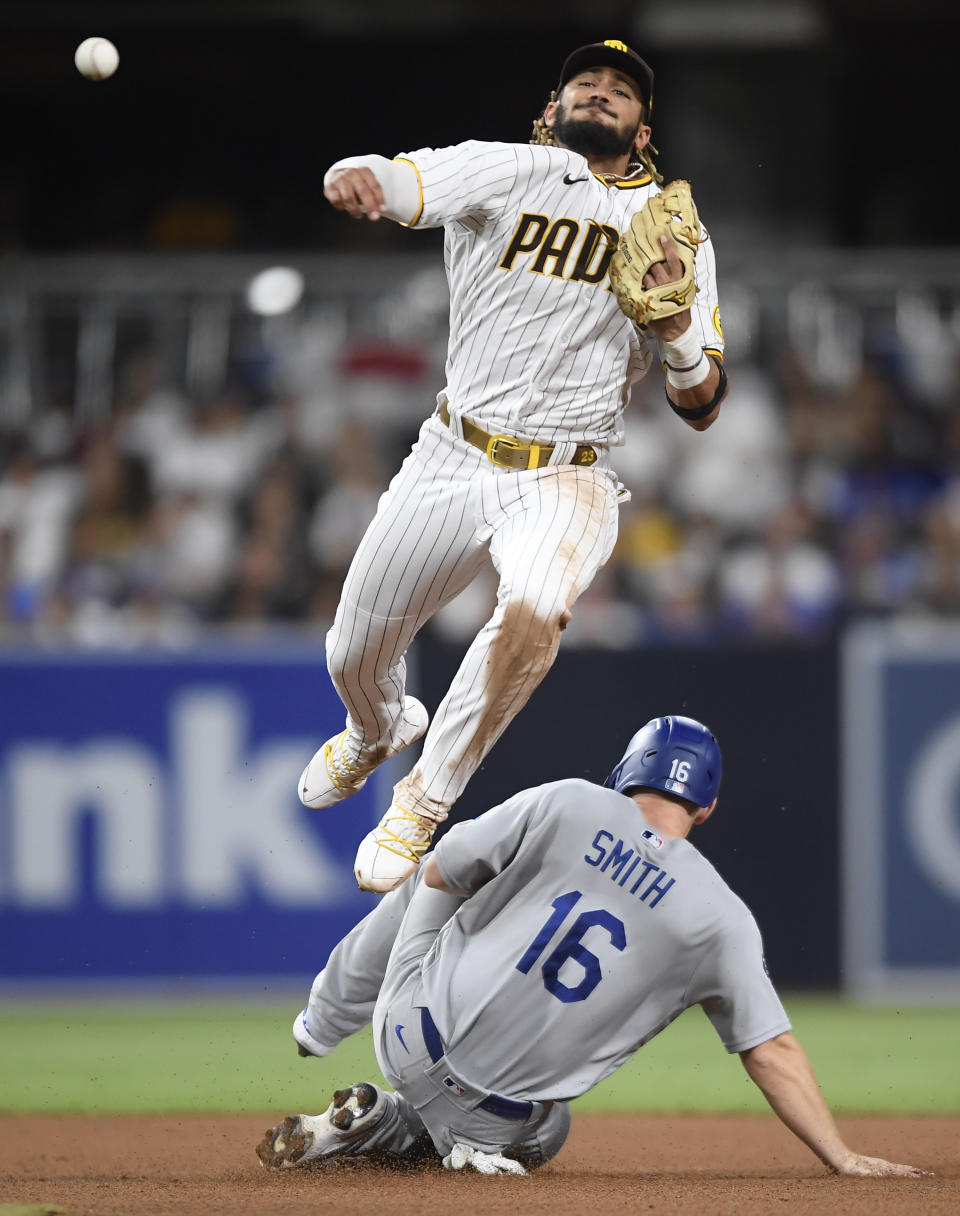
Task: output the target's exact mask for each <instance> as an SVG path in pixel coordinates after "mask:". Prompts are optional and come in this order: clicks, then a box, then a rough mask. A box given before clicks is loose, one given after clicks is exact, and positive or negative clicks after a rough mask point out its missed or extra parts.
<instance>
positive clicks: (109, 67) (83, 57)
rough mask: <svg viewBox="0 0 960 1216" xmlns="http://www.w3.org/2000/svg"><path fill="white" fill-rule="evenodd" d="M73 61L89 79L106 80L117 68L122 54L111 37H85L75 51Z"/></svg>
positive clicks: (79, 70) (82, 74) (78, 69)
mask: <svg viewBox="0 0 960 1216" xmlns="http://www.w3.org/2000/svg"><path fill="white" fill-rule="evenodd" d="M73 62H74V63H75V64H76V65H77V71H78V72H79V73H80V75H81V76H86V78H87V80H106V78H107V77H108V76H112V75H113V74H114V72H115V71H116V70H117V65H118V64H119V63H120V56H119V54H118V53H117V48H116V47H115V46H114V45H113V43H112V42H111V41H110V39H109V38H84V40H83V42H81V43H80V45H79V46H78V47H77V49H76V51H75V52H74V56H73Z"/></svg>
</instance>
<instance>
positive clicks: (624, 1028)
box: [257, 717, 921, 1177]
mask: <svg viewBox="0 0 960 1216" xmlns="http://www.w3.org/2000/svg"><path fill="white" fill-rule="evenodd" d="M721 767H722V765H721V756H720V749H719V746H718V744H717V741H716V739H715V738H714V736H713V735H712V734H711V733H710V731H709V730H708V729H707V728H706V727H705V726H703V725H702V724H701V723H699V722H696V721H694V720H693V719H691V718H684V717H665V718H655V719H654V720H653V721H651V722H648V723H647V724H646V725H645V726H644V727H643V728H642V729H641V730H640V731H639V732H638V733H637V734H636V735H635V736H634V737H633V738H632V739H631V740H630V743H629V744H628V746H627V750H626V752H625V754H624V756H623V758H622V759H621V761H620V763H619V764H618V765H617V766H616V768H615V769H614V770H613V772H612V773H611V774H610V776H609V777H608V778H607V780H606V782H605V783H604V786H598V785H593V784H591V783H590V782H587V781H582V780H567V781H557V782H552V783H550V784H547V785H542V786H540V787H539V788H535V789H529V790H524V791H523V792H521V793H519V794H517V795H515V796H514V797H513V798H510V799H509V800H508V801H507V802H504V803H503V804H502V805H501V806H498V807H495V808H494V809H493V810H490V811H487V812H486V814H484V815H481V816H479V817H478V818H477V819H473V820H468V821H466V822H464V823H460V824H457V825H455V826H454V827H453V828H451V830H450V831H449V832H448V833H447V834H446V835H445V836H444V837H443V839H441V840H440V842H439V843H438V844H437V846H436V848H435V849H434V850H433V851H432V852H431V853H430V854H429V855H428V857H427V860H426V862H425V864H424V867H423V869H422V871H421V872H419V873H417V874H416V875H415V877H414V880H413V881H411V882H408V883H406V884H404V886H402V887H401V888H400V889H399V890H397V891H394V892H392V893H391V894H389V895H387V896H386V897H385V898H384V899H383V900H381V901H380V903H379V904H378V905H377V907H376V908H374V910H373V911H372V912H371V913H370V914H369V915H368V916H367V917H366V918H365V919H364V920H363V921H361V922H360V924H359V925H357V926H356V928H354V929H353V931H352V932H351V933H350V934H349V935H348V936H347V937H346V938H344V940H343V941H342V942H340V944H339V945H338V946H337V947H336V948H335V949H334V950H333V952H332V953H331V955H330V958H329V959H328V961H327V965H326V967H325V968H324V970H323V971H321V972H320V974H319V975H318V976H317V977H316V979H315V980H314V983H313V986H312V989H311V992H310V998H309V1001H308V1004H307V1007H306V1008H305V1009H304V1010H303V1012H302V1013H301V1014H300V1015H298V1017H297V1019H296V1021H295V1022H294V1027H293V1033H294V1038H295V1039H296V1041H297V1044H298V1047H299V1050H300V1053H301V1055H317V1056H323V1055H326V1054H328V1053H329V1052H330V1051H332V1050H333V1048H334V1047H336V1046H337V1045H338V1044H339V1043H340V1042H341V1041H342V1040H343V1039H344V1038H346V1037H347V1035H349V1034H352V1033H353V1032H354V1031H356V1030H359V1029H360V1028H361V1027H363V1026H365V1025H366V1024H367V1023H368V1022H370V1021H371V1020H372V1022H373V1040H374V1047H375V1049H376V1053H377V1060H378V1062H379V1064H380V1068H381V1070H382V1072H383V1075H384V1076H385V1077H386V1079H387V1081H388V1082H389V1083H390V1085H391V1086H392V1087H393V1091H394V1092H391V1091H389V1090H387V1089H385V1088H381V1087H380V1086H378V1085H375V1084H373V1083H370V1082H362V1083H360V1084H356V1085H351V1086H349V1087H347V1088H345V1089H342V1090H338V1091H337V1093H336V1094H335V1095H334V1098H333V1101H332V1102H331V1104H330V1106H329V1107H328V1109H327V1110H326V1111H325V1112H324V1113H323V1114H321V1115H295V1116H289V1117H288V1118H287V1119H285V1120H284V1121H283V1123H281V1124H280V1125H278V1126H277V1127H274V1128H271V1129H270V1130H269V1131H268V1132H267V1133H266V1134H265V1136H264V1138H263V1140H262V1141H261V1142H260V1144H259V1145H258V1147H257V1154H258V1156H259V1157H260V1160H261V1162H262V1163H263V1165H264V1166H266V1167H267V1168H271V1169H282V1168H286V1167H291V1166H302V1165H310V1164H317V1165H323V1164H325V1163H326V1162H328V1161H331V1160H334V1159H336V1158H337V1157H342V1156H363V1155H366V1154H370V1153H374V1152H376V1153H378V1154H384V1153H386V1154H393V1155H396V1156H400V1157H403V1156H407V1155H412V1154H416V1155H417V1156H418V1157H419V1158H420V1159H421V1160H422V1158H423V1154H424V1149H426V1150H427V1151H428V1152H429V1153H430V1154H431V1155H432V1157H433V1159H434V1160H436V1157H437V1155H439V1156H440V1157H441V1158H442V1159H443V1164H444V1165H445V1166H446V1167H447V1168H448V1169H462V1168H466V1167H469V1168H472V1169H476V1170H478V1171H479V1172H481V1173H484V1174H496V1173H513V1174H522V1173H524V1172H525V1171H526V1170H527V1169H529V1168H531V1167H535V1166H537V1165H540V1164H542V1163H543V1162H545V1161H547V1160H549V1159H550V1158H551V1157H553V1156H555V1155H556V1153H557V1152H559V1150H560V1148H561V1146H562V1145H563V1142H564V1140H565V1139H566V1136H567V1132H568V1129H569V1126H570V1105H569V1103H570V1100H571V1099H573V1098H576V1097H579V1096H580V1095H581V1094H584V1093H586V1092H587V1091H588V1090H590V1089H592V1088H593V1087H594V1086H595V1085H596V1084H597V1083H598V1082H600V1081H602V1080H603V1079H604V1078H605V1077H608V1076H609V1075H610V1074H611V1073H613V1072H614V1071H615V1070H616V1069H617V1068H619V1066H620V1065H621V1064H623V1063H624V1062H625V1061H626V1060H627V1059H628V1058H629V1057H630V1056H631V1055H632V1054H633V1053H634V1052H635V1051H636V1050H637V1049H638V1048H639V1047H642V1046H643V1044H644V1043H647V1042H649V1040H650V1039H652V1038H653V1037H654V1036H655V1035H657V1034H659V1033H660V1031H661V1030H663V1029H665V1027H667V1026H669V1024H670V1023H671V1022H672V1021H673V1020H674V1019H675V1018H676V1017H677V1016H678V1015H679V1014H680V1013H682V1012H683V1010H685V1009H687V1008H689V1007H690V1006H691V1005H700V1006H701V1007H702V1008H703V1011H704V1012H705V1013H706V1015H707V1017H708V1018H709V1019H710V1021H711V1022H712V1023H713V1026H714V1028H715V1029H716V1031H717V1033H718V1034H719V1036H720V1038H721V1040H722V1041H723V1043H724V1046H725V1047H726V1049H727V1051H729V1052H739V1054H740V1058H741V1060H742V1061H743V1065H744V1067H745V1069H746V1071H747V1073H748V1074H749V1076H750V1078H751V1079H752V1080H753V1081H754V1082H755V1083H756V1084H757V1085H758V1086H759V1088H760V1089H761V1090H762V1092H763V1094H764V1095H765V1097H766V1098H767V1100H768V1101H769V1103H770V1105H771V1106H772V1107H773V1109H774V1111H775V1112H776V1113H777V1115H779V1117H780V1118H781V1119H782V1120H783V1122H784V1123H785V1124H786V1125H787V1127H789V1128H790V1130H791V1131H792V1132H794V1133H795V1134H796V1135H797V1136H799V1138H800V1139H801V1140H802V1141H803V1142H804V1144H806V1145H808V1147H809V1148H810V1149H811V1150H812V1151H813V1152H814V1153H815V1154H816V1155H817V1156H818V1157H819V1158H820V1160H821V1161H823V1163H824V1164H825V1165H826V1166H827V1167H828V1168H829V1169H830V1170H832V1171H834V1172H835V1173H837V1174H847V1175H856V1176H866V1175H871V1176H877V1177H881V1176H887V1175H903V1176H909V1177H917V1176H918V1175H919V1174H920V1173H921V1171H920V1170H918V1169H916V1168H914V1167H912V1166H908V1165H897V1164H894V1163H892V1162H889V1161H884V1160H882V1159H880V1158H877V1157H865V1156H862V1155H861V1154H860V1153H856V1152H854V1151H853V1150H852V1149H850V1148H848V1147H847V1145H846V1144H844V1142H843V1140H842V1139H841V1137H840V1133H839V1131H838V1129H837V1127H836V1124H835V1123H834V1120H833V1117H832V1116H831V1114H830V1112H829V1110H828V1109H827V1106H826V1104H825V1103H824V1101H823V1098H822V1097H821V1094H820V1090H819V1087H818V1085H817V1081H816V1078H815V1076H814V1074H813V1071H812V1069H811V1067H810V1063H809V1060H808V1058H807V1055H806V1053H805V1052H804V1050H803V1048H802V1047H801V1046H800V1044H799V1042H798V1041H797V1039H796V1038H795V1037H794V1035H793V1034H792V1033H791V1030H790V1022H789V1020H788V1018H787V1014H786V1012H785V1011H784V1008H783V1005H782V1004H781V1003H780V1000H779V998H778V996H777V993H776V991H775V990H774V987H773V984H772V983H771V981H770V978H769V976H768V975H767V970H766V966H765V963H764V959H763V947H762V943H761V938H760V932H759V930H758V928H757V924H756V921H755V920H754V918H753V916H752V915H751V913H750V911H749V909H748V908H747V907H746V905H745V904H744V903H743V902H742V901H741V900H740V899H739V898H738V897H737V896H736V895H735V894H734V893H733V891H731V890H730V888H729V887H728V886H727V885H726V883H725V882H724V881H723V879H722V878H721V877H720V875H719V874H718V873H717V871H716V870H715V869H714V868H713V866H712V865H711V864H710V863H709V862H708V861H707V860H706V859H705V858H704V857H703V856H702V854H700V853H699V852H698V851H697V849H696V848H694V846H693V845H692V844H690V843H689V841H688V839H687V837H688V836H689V834H690V831H691V829H692V828H693V827H694V825H696V824H701V823H703V822H704V820H706V819H707V818H708V817H709V816H710V815H711V814H712V813H713V811H714V808H715V807H716V805H717V792H718V789H719V785H720V778H721Z"/></svg>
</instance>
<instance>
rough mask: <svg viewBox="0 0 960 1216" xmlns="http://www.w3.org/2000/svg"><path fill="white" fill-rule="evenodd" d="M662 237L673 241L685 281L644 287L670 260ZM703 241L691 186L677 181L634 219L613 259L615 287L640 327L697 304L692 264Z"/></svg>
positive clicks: (667, 187)
mask: <svg viewBox="0 0 960 1216" xmlns="http://www.w3.org/2000/svg"><path fill="white" fill-rule="evenodd" d="M662 236H669V237H672V238H673V242H674V244H675V245H676V248H677V255H678V257H679V258H680V263H681V266H682V268H683V275H682V277H681V279H680V281H679V282H678V283H677V282H674V283H660V284H658V285H657V286H654V287H648V288H645V287H644V285H643V280H644V277H645V276H646V274H647V272H648V271H649V270H650V268H651V266H655V265H656V263H657V262H663V261H666V254H665V253H664V251H663V246H662V245H661V244H660V238H661V237H662ZM702 240H703V234H702V231H701V228H700V217H699V216H698V215H697V208H696V206H695V204H694V201H693V197H692V196H691V194H690V183H689V182H685V181H683V180H680V179H678V180H677V181H673V182H670V183H669V184H668V185H666V186H664V188H663V190H662V191H661V192H660V193H659V194H655V195H653V197H652V198H650V199H648V200H647V203H646V206H644V208H643V209H642V210H641V211H638V212H637V214H636V215H635V216H634V217H633V219H632V220H631V221H630V226H629V227H628V228H627V230H626V232H624V234H623V236H622V237H621V238H620V243H619V245H618V246H617V248H616V250H615V251H614V254H613V257H612V258H611V260H610V285H611V287H612V288H613V294H614V295H615V296H616V297H617V303H618V304H619V305H620V308H621V309H622V310H623V312H625V313H626V315H627V316H628V317H629V318H630V320H631V321H633V322H634V323H635V324H636V325H646V324H647V323H648V322H650V321H658V320H660V319H661V318H663V317H671V316H673V315H674V314H675V313H678V312H683V311H684V310H685V309H687V308H689V307H690V305H691V304H692V303H693V297H694V296H695V295H696V294H697V286H696V284H695V283H694V281H693V264H694V259H695V258H696V256H697V246H698V245H699V244H700V242H701V241H702Z"/></svg>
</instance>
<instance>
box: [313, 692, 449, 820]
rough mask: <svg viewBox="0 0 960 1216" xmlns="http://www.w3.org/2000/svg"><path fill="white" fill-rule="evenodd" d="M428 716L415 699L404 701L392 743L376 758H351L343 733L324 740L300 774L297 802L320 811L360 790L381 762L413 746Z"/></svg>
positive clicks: (424, 729)
mask: <svg viewBox="0 0 960 1216" xmlns="http://www.w3.org/2000/svg"><path fill="white" fill-rule="evenodd" d="M429 723H430V715H429V714H428V713H427V710H426V706H424V705H423V704H422V703H421V702H420V701H418V700H417V698H416V697H404V699H403V714H402V715H401V717H400V722H399V723H398V725H397V729H396V734H395V738H394V741H393V743H392V744H391V745H390V747H388V748H386V749H381V751H380V753H379V756H378V755H377V754H374V755H372V756H370V757H369V758H363V757H357V756H351V755H349V754H348V752H347V749H346V744H347V731H345V730H342V731H341V732H340V734H339V735H334V737H333V738H332V739H328V740H327V741H326V743H324V745H323V747H321V748H320V749H319V750H318V751H317V752H315V753H314V756H313V759H312V760H311V761H310V763H309V764H308V765H307V767H306V768H305V769H304V770H303V772H302V773H301V774H300V784H299V785H298V786H297V792H298V793H299V795H300V801H301V802H302V803H303V805H304V806H306V807H309V808H310V810H311V811H324V810H326V809H327V807H331V806H336V804H337V803H338V802H343V800H344V798H349V797H350V795H351V794H355V793H357V791H358V790H361V789H363V787H364V786H365V785H366V783H367V778H368V777H369V776H370V774H371V773H372V772H373V770H374V769H375V768H378V767H379V766H380V765H381V764H383V763H384V761H385V760H390V759H391V758H392V757H393V756H396V755H398V754H399V753H400V752H402V751H403V749H404V748H405V747H409V746H410V744H411V743H416V741H417V740H418V739H419V738H420V736H421V735H422V734H423V733H424V732H425V731H426V729H427V726H428V725H429Z"/></svg>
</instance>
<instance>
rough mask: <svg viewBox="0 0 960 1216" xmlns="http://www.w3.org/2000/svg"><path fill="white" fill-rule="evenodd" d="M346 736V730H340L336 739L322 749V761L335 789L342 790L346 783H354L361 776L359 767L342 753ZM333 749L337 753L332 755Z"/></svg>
mask: <svg viewBox="0 0 960 1216" xmlns="http://www.w3.org/2000/svg"><path fill="white" fill-rule="evenodd" d="M346 737H347V732H346V731H345V730H342V731H341V732H340V734H339V735H337V737H336V739H334V741H333V742H332V743H328V744H327V746H326V747H325V748H324V749H323V763H324V766H325V767H326V770H327V775H328V776H329V778H330V781H331V782H332V784H333V787H334V789H336V790H342V789H343V788H344V787H345V786H348V785H356V784H357V781H358V780H359V778H360V777H361V776H362V774H361V773H360V771H359V769H358V768H356V767H355V766H354V765H353V764H351V763H350V761H349V760H348V759H347V758H346V756H344V754H343V742H344V740H345V739H346ZM335 751H336V752H338V753H339V754H338V755H334V752H335Z"/></svg>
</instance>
